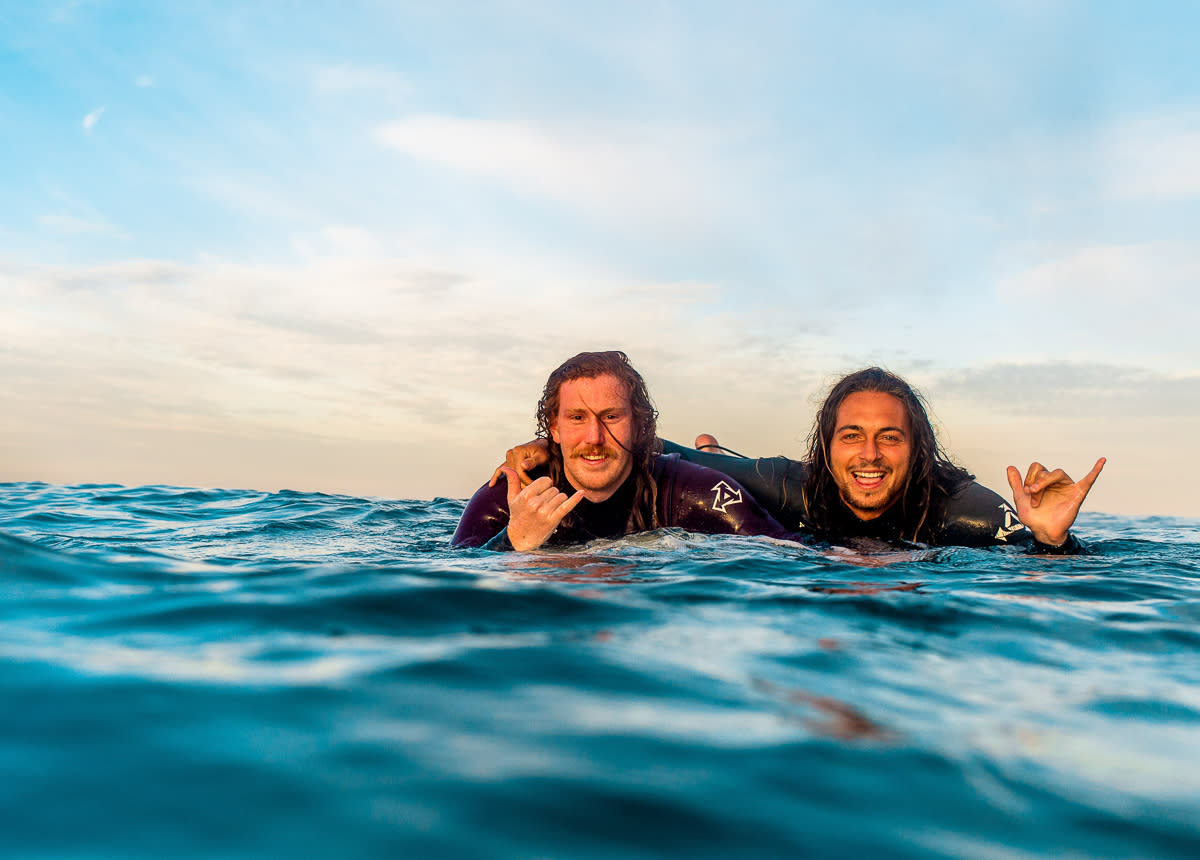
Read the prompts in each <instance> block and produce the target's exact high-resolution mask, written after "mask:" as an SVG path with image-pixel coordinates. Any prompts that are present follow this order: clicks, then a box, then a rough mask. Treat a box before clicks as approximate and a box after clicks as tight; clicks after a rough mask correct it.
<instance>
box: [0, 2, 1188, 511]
mask: <svg viewBox="0 0 1200 860" xmlns="http://www.w3.org/2000/svg"><path fill="white" fill-rule="evenodd" d="M1198 31H1200V7H1197V6H1195V5H1194V4H1191V3H1183V2H1180V3H1149V4H1140V5H1135V4H1125V3H1120V4H1118V3H1065V2H1064V3H1056V2H1039V3H1034V2H1028V3H1021V2H1008V3H972V4H961V3H924V4H893V3H884V2H876V3H867V2H862V3H848V4H836V5H835V4H825V3H799V2H797V3H779V2H776V3H766V2H762V3H754V2H750V3H740V4H736V8H735V6H734V4H705V3H645V2H642V3H607V4H590V3H588V4H585V3H544V2H506V3H482V2H481V3H427V2H410V3H404V2H396V3H378V2H349V3H343V4H339V7H338V10H337V11H336V12H332V11H325V10H324V9H322V8H321V7H320V5H319V4H308V3H238V4H221V3H196V2H194V3H186V4H158V3H125V2H46V3H36V2H33V3H20V4H16V3H8V4H3V5H0V140H2V141H3V144H2V146H3V152H4V157H3V158H0V202H2V204H3V205H0V344H2V345H0V379H3V380H4V385H5V389H6V390H5V396H4V399H5V402H6V404H7V406H6V409H5V410H4V412H5V414H4V415H3V417H0V480H4V479H38V480H47V481H55V482H64V483H73V482H83V481H112V482H118V483H125V484H140V483H171V484H186V485H199V486H236V487H256V488H260V489H277V488H281V487H290V488H295V489H318V490H326V491H334V492H352V493H360V494H369V495H376V496H384V497H416V498H429V497H433V496H451V497H462V496H465V495H469V494H470V492H471V491H472V490H473V489H474V487H475V486H477V485H478V483H479V482H480V481H481V480H482V479H483V478H484V477H485V476H486V474H487V473H488V472H489V471H490V467H491V465H492V464H493V463H494V462H495V461H496V460H497V458H498V457H499V456H500V455H501V454H502V452H503V450H504V448H506V447H508V445H509V444H511V443H513V442H515V441H519V440H521V439H524V438H527V437H528V436H529V435H530V434H531V432H532V429H533V421H532V412H533V407H534V403H535V401H536V398H537V394H538V391H539V389H540V386H541V383H542V382H543V381H544V379H545V376H546V374H547V373H548V372H549V370H551V369H552V368H553V367H554V366H555V365H556V364H557V363H558V362H559V361H561V360H562V359H563V358H565V357H567V356H569V355H571V354H573V353H575V352H577V351H579V350H581V349H604V348H622V349H624V350H625V351H626V352H628V353H629V355H630V356H631V358H632V359H633V361H634V363H635V364H636V365H637V366H638V367H639V368H640V369H641V370H642V371H643V374H644V375H645V376H646V377H647V379H648V381H649V383H650V385H651V389H652V394H653V395H654V397H655V400H656V402H657V404H658V406H659V409H660V411H661V414H662V417H661V427H662V430H663V431H664V434H665V435H667V436H668V437H671V438H675V439H678V440H681V441H687V440H690V439H691V438H692V437H694V435H695V434H696V433H697V432H700V431H708V432H713V433H716V434H717V435H718V436H719V437H721V438H722V440H723V441H725V442H726V443H727V444H729V445H731V446H732V447H735V448H737V449H738V450H741V451H744V452H747V453H754V454H776V453H790V454H793V455H799V452H800V451H801V450H802V448H803V440H804V437H805V435H806V433H807V429H808V426H809V423H810V421H811V417H812V414H813V410H814V407H815V405H816V403H817V402H818V398H819V396H820V394H821V392H822V390H823V389H824V388H825V387H827V386H828V384H829V383H830V382H832V381H833V380H834V379H836V377H837V376H838V375H839V374H841V373H843V372H846V371H849V370H853V369H856V368H858V367H861V366H863V365H865V364H869V363H881V364H884V365H885V366H887V367H889V368H891V369H892V370H894V371H897V372H899V373H901V374H904V375H905V376H907V377H908V378H909V379H910V380H911V381H913V382H914V383H915V384H916V385H917V386H918V387H920V388H921V389H922V390H923V391H924V393H925V394H926V395H927V397H928V399H929V400H930V402H931V403H932V405H933V408H934V412H935V416H936V418H937V419H938V422H939V424H940V426H941V430H942V432H943V441H944V442H945V443H946V445H947V447H948V448H949V449H950V451H951V452H952V453H953V454H954V455H955V456H956V458H957V459H958V460H959V461H960V462H962V463H963V464H964V465H966V466H968V467H969V468H970V469H971V470H972V471H974V472H976V473H977V474H978V475H979V477H980V480H981V481H983V482H984V483H985V484H987V485H989V486H992V487H993V488H996V489H1000V490H1003V489H1004V488H1005V483H1004V477H1003V467H1004V466H1005V465H1007V464H1008V463H1015V464H1017V465H1020V466H1022V467H1023V466H1025V465H1026V464H1028V462H1029V461H1030V460H1032V459H1040V460H1042V461H1043V462H1046V463H1047V464H1048V465H1051V466H1058V465H1061V466H1063V467H1064V468H1066V469H1067V470H1068V471H1070V472H1071V473H1072V474H1076V475H1078V474H1082V473H1083V472H1084V471H1086V469H1087V468H1088V467H1090V465H1091V463H1092V462H1093V461H1094V460H1095V458H1096V457H1097V456H1100V455H1102V454H1103V455H1106V456H1108V457H1109V465H1108V467H1107V469H1106V470H1105V473H1104V475H1103V477H1102V478H1101V479H1100V482H1099V483H1098V484H1097V486H1096V489H1095V491H1094V492H1093V495H1092V498H1091V499H1090V500H1089V503H1088V507H1089V509H1092V510H1103V511H1110V512H1114V513H1143V514H1144V513H1161V514H1178V515H1185V516H1200V505H1198V504H1197V503H1196V501H1195V498H1194V497H1195V494H1194V493H1193V492H1191V491H1190V489H1189V488H1188V487H1186V486H1183V485H1181V484H1180V482H1178V481H1176V480H1170V478H1168V476H1175V475H1178V474H1179V473H1180V456H1179V452H1181V451H1182V450H1186V449H1185V448H1184V445H1185V444H1187V443H1188V442H1190V441H1191V440H1192V439H1194V438H1196V436H1197V431H1198V430H1200V348H1198V347H1197V346H1196V343H1195V340H1196V339H1195V337H1194V336H1193V334H1192V332H1193V331H1194V330H1195V329H1196V327H1197V323H1198V322H1200V312H1198V311H1197V302H1196V300H1195V294H1196V285H1197V284H1198V283H1200V250H1197V247H1196V242H1195V237H1196V236H1197V235H1198V232H1200V231H1198V229H1197V228H1198V227H1200V63H1197V61H1196V60H1195V59H1194V57H1193V55H1194V53H1195V51H1194V50H1193V44H1192V43H1193V42H1194V34H1195V33H1196V32H1198Z"/></svg>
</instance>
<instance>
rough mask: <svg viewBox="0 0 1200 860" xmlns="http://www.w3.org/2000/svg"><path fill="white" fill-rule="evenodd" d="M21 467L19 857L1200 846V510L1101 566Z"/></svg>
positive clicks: (14, 532)
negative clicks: (499, 545)
mask: <svg viewBox="0 0 1200 860" xmlns="http://www.w3.org/2000/svg"><path fill="white" fill-rule="evenodd" d="M462 505H463V502H462V501H461V500H451V499H436V500H434V501H387V500H378V499H360V498H352V497H346V496H336V495H322V494H317V493H294V492H281V493H264V492H248V491H230V490H194V489H183V488H177V487H165V486H155V487H139V488H125V487H120V486H107V485H106V486H97V485H88V486H75V487H62V486H53V485H47V484H40V483H10V484H0V856H3V857H6V858H8V857H20V858H101V857H103V858H117V857H119V858H142V857H146V858H149V857H153V858H164V857H171V858H174V857H206V858H207V857H222V858H226V857H234V858H235V857H255V858H258V857H406V858H407V857H415V858H421V857H430V858H442V857H446V858H512V859H513V860H516V858H654V857H688V858H695V857H755V858H761V857H802V856H829V857H869V856H877V857H878V856H882V857H977V858H1023V857H1029V856H1070V857H1093V856H1094V857H1116V856H1120V857H1189V858H1194V857H1196V856H1200V521H1197V520H1180V519H1171V518H1129V517H1116V516H1106V515H1101V514H1088V513H1085V514H1084V515H1082V516H1081V518H1080V521H1079V523H1078V524H1077V529H1076V531H1077V533H1078V534H1080V536H1081V537H1083V538H1084V539H1085V540H1086V541H1087V542H1088V543H1089V547H1090V552H1089V553H1088V554H1087V555H1085V556H1080V557H1075V558H1046V557H1028V556H1024V555H1021V554H1019V553H1016V552H1012V551H1008V550H1003V549H991V550H973V549H963V548H951V549H938V550H918V551H903V552H900V551H890V552H874V553H871V552H854V551H850V550H821V551H818V550H814V549H811V548H805V547H799V546H792V545H781V544H776V543H772V542H769V541H765V540H761V539H747V538H736V537H705V536H696V535H690V534H687V533H683V532H679V531H675V530H665V531H661V532H656V533H652V534H647V535H639V536H636V537H634V538H629V539H626V540H623V541H610V542H601V543H596V544H593V545H589V546H588V547H585V548H582V549H581V550H579V551H575V552H562V551H553V552H542V553H533V554H494V553H488V552H484V551H477V550H472V551H455V550H451V549H450V548H449V546H448V541H449V538H450V535H451V534H452V532H453V530H454V526H455V524H456V522H457V520H458V517H459V514H460V513H461V511H462Z"/></svg>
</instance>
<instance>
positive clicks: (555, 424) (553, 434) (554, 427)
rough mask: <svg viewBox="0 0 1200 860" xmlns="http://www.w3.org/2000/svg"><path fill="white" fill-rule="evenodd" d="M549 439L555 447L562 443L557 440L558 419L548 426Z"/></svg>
mask: <svg viewBox="0 0 1200 860" xmlns="http://www.w3.org/2000/svg"><path fill="white" fill-rule="evenodd" d="M550 438H551V439H553V440H554V443H555V444H556V445H561V444H562V441H561V440H560V439H559V438H558V419H557V418H555V419H554V422H553V423H552V424H551V425H550Z"/></svg>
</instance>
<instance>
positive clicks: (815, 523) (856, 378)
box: [803, 367, 975, 543]
mask: <svg viewBox="0 0 1200 860" xmlns="http://www.w3.org/2000/svg"><path fill="white" fill-rule="evenodd" d="M862 391H870V392H878V393H881V394H890V395H892V396H893V397H895V398H896V399H897V400H899V401H900V402H901V403H903V404H904V411H905V413H906V414H907V415H908V427H909V443H910V444H911V446H912V448H911V450H912V461H911V462H910V463H909V468H908V478H907V479H906V480H905V483H904V487H903V489H902V490H901V493H900V498H899V499H897V500H896V502H895V503H894V504H895V505H899V507H900V515H901V517H900V519H901V522H902V523H903V525H902V529H903V534H902V537H903V538H904V539H905V540H909V541H912V542H914V543H916V542H919V541H922V540H926V539H928V538H929V534H927V533H924V532H925V529H926V526H927V525H929V526H930V527H932V524H930V523H928V519H929V512H930V509H931V508H932V505H933V501H934V497H935V496H938V495H940V496H947V495H949V494H950V493H952V492H954V491H955V490H957V489H958V488H960V487H962V486H963V485H964V484H966V483H967V482H968V481H972V480H974V478H975V476H974V475H972V474H971V473H970V472H968V471H967V470H966V469H964V468H962V467H961V466H958V465H955V464H954V463H953V462H952V461H951V460H950V458H949V456H947V454H946V452H945V451H943V450H942V446H941V444H940V443H939V442H938V439H937V434H936V433H935V432H934V430H933V425H932V424H931V423H930V421H929V413H928V409H927V407H926V405H925V399H924V398H923V397H922V396H921V395H920V394H918V393H917V392H916V391H915V390H914V389H913V387H912V386H911V385H909V384H908V383H907V382H905V381H904V380H903V379H901V378H900V377H899V376H896V375H895V374H894V373H889V372H888V371H886V370H884V369H883V368H880V367H868V368H866V369H865V370H859V371H856V372H855V373H851V374H850V375H849V376H845V377H843V378H842V379H841V380H839V381H838V383H837V384H836V385H834V386H833V388H832V389H831V390H830V392H829V396H828V397H826V398H825V403H824V404H822V406H821V411H820V412H819V413H817V420H816V422H815V423H814V424H813V429H812V433H810V434H809V437H808V457H807V462H808V466H809V468H808V477H807V479H806V480H805V482H804V491H803V492H804V505H805V508H806V509H807V511H808V525H809V526H810V527H811V528H812V529H813V531H815V532H817V533H818V534H831V533H832V532H833V531H834V528H833V526H834V518H835V513H836V512H837V511H839V510H840V507H841V505H842V498H841V491H840V490H839V489H838V486H837V483H836V482H835V481H834V480H833V469H832V464H831V463H830V462H829V445H830V443H831V442H832V441H833V434H834V431H835V430H837V415H838V410H839V409H840V408H841V406H842V403H843V401H845V399H846V398H847V397H849V396H850V395H851V394H857V393H859V392H862Z"/></svg>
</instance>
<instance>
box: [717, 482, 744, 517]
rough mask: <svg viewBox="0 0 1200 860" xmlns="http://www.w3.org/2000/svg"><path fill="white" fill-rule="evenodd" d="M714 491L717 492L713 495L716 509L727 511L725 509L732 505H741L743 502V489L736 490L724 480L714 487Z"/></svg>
mask: <svg viewBox="0 0 1200 860" xmlns="http://www.w3.org/2000/svg"><path fill="white" fill-rule="evenodd" d="M713 491H714V492H715V493H716V495H715V496H713V510H714V511H720V512H721V513H725V509H726V508H727V507H729V506H730V505H740V504H741V503H742V491H741V490H735V489H734V488H733V487H731V486H729V485H728V484H726V483H725V482H724V481H721V482H719V483H718V484H717V485H716V486H715V487H713Z"/></svg>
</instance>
